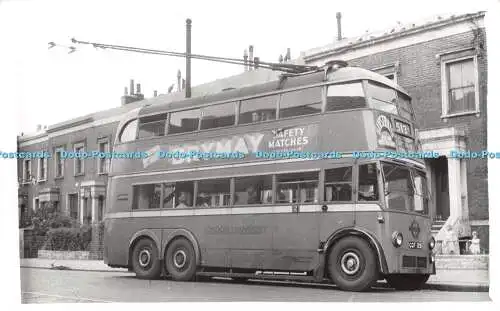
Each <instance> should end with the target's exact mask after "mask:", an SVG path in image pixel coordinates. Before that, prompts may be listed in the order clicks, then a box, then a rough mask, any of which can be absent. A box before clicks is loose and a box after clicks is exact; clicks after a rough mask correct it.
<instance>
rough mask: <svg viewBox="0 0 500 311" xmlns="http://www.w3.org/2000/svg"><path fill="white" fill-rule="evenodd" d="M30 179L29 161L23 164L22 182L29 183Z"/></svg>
mask: <svg viewBox="0 0 500 311" xmlns="http://www.w3.org/2000/svg"><path fill="white" fill-rule="evenodd" d="M30 179H31V160H27V159H26V160H24V162H23V182H29V181H30Z"/></svg>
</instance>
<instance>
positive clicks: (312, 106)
mask: <svg viewBox="0 0 500 311" xmlns="http://www.w3.org/2000/svg"><path fill="white" fill-rule="evenodd" d="M320 112H321V88H320V87H315V88H310V89H304V90H299V91H293V92H288V93H284V94H282V95H281V100H280V107H279V117H280V119H283V118H290V117H296V116H303V115H308V114H314V113H320Z"/></svg>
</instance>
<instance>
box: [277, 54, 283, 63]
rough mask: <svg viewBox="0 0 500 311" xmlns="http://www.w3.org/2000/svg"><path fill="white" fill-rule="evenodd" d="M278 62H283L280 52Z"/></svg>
mask: <svg viewBox="0 0 500 311" xmlns="http://www.w3.org/2000/svg"><path fill="white" fill-rule="evenodd" d="M278 62H279V63H280V64H281V63H283V55H281V54H280V57H279V58H278Z"/></svg>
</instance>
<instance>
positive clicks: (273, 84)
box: [139, 67, 408, 116]
mask: <svg viewBox="0 0 500 311" xmlns="http://www.w3.org/2000/svg"><path fill="white" fill-rule="evenodd" d="M283 76H284V77H286V78H285V79H283V81H281V82H280V80H274V81H270V82H266V83H261V84H255V85H252V86H247V87H243V88H238V89H234V88H233V89H229V90H226V91H222V92H219V93H216V94H210V95H206V96H199V97H194V98H188V99H184V100H180V101H173V102H167V103H163V104H155V105H148V106H144V107H143V108H142V109H141V110H140V112H139V116H142V115H151V114H156V113H163V112H167V111H170V110H177V109H181V108H193V107H197V106H200V105H203V104H206V103H210V102H219V101H230V100H231V99H236V98H241V97H247V96H254V95H259V94H264V93H269V92H273V91H279V90H285V89H291V88H296V87H301V86H307V85H313V84H318V83H322V82H326V80H325V73H324V71H317V72H312V73H308V74H302V75H297V76H286V75H283ZM357 80H372V81H375V82H379V83H382V84H385V85H387V86H390V87H392V88H394V89H396V90H398V91H400V92H402V93H403V94H406V95H408V93H407V92H406V91H405V90H403V89H402V88H401V87H400V86H398V85H397V84H396V83H394V82H393V81H392V80H390V79H388V78H386V77H384V76H382V75H380V74H377V73H375V72H373V71H370V70H367V69H364V68H360V67H344V68H339V69H337V70H336V71H334V72H333V73H332V74H330V75H329V79H328V82H333V83H336V82H338V83H340V82H347V81H357Z"/></svg>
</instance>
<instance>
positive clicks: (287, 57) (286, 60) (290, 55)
mask: <svg viewBox="0 0 500 311" xmlns="http://www.w3.org/2000/svg"><path fill="white" fill-rule="evenodd" d="M291 59H292V53H291V52H290V48H287V49H286V56H285V62H288V61H290V60H291Z"/></svg>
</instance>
